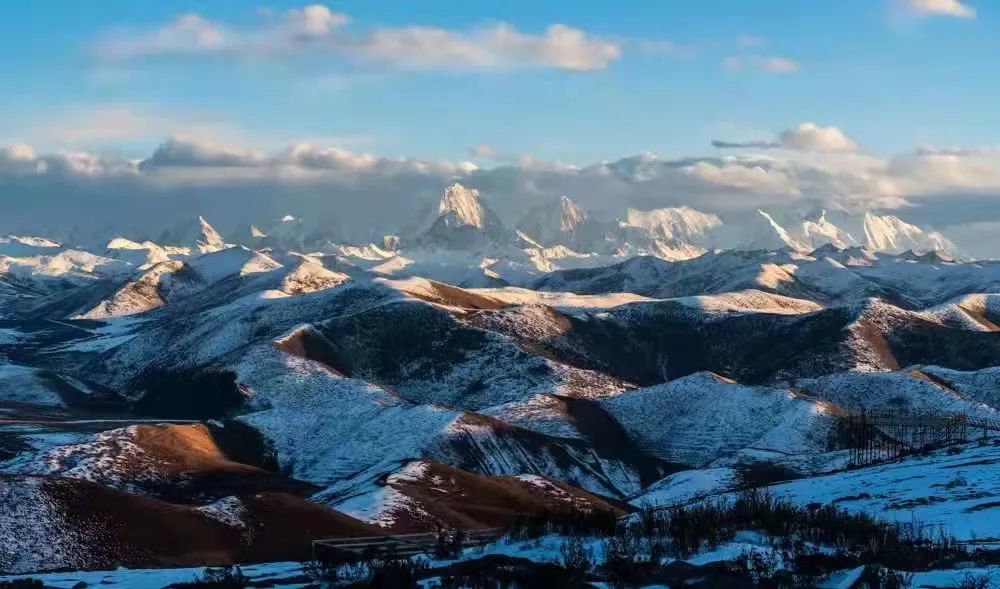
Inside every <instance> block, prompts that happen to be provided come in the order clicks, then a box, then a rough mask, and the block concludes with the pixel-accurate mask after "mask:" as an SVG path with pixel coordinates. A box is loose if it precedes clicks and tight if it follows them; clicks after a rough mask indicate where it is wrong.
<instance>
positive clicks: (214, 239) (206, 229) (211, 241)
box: [198, 215, 226, 248]
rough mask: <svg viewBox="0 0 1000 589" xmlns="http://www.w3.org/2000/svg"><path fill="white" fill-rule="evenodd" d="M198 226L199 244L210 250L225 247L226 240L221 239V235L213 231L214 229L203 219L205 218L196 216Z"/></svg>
mask: <svg viewBox="0 0 1000 589" xmlns="http://www.w3.org/2000/svg"><path fill="white" fill-rule="evenodd" d="M198 224H199V225H200V227H201V243H202V244H204V245H206V246H208V247H211V248H223V247H226V240H224V239H222V235H220V234H219V232H218V231H216V230H215V227H212V225H211V224H210V223H209V222H208V221H207V220H206V219H205V217H202V216H200V215H199V216H198Z"/></svg>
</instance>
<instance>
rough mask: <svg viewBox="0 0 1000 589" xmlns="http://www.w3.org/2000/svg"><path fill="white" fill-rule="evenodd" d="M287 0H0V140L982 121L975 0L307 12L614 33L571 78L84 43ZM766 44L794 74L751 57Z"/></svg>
mask: <svg viewBox="0 0 1000 589" xmlns="http://www.w3.org/2000/svg"><path fill="white" fill-rule="evenodd" d="M920 2H923V4H921V3H920ZM935 4H937V6H935ZM949 4H955V5H959V6H961V7H965V8H971V9H974V10H975V11H976V13H975V16H974V17H971V16H970V15H967V14H966V15H955V14H953V13H952V12H954V11H951V8H954V6H949ZM303 6H304V4H303V3H293V2H270V3H266V4H260V5H256V4H254V3H250V2H245V1H235V0H216V1H212V2H208V1H197V2H196V1H172V2H162V1H154V0H145V1H141V0H140V1H137V0H128V1H124V0H123V1H119V0H101V1H97V0H90V1H80V2H61V1H60V2H57V1H55V0H49V1H42V2H3V3H0V51H2V52H3V54H4V55H6V56H7V58H6V59H4V60H2V61H0V77H2V79H4V80H5V81H6V83H5V84H4V86H5V90H4V92H2V93H0V108H3V111H4V112H5V113H6V114H5V116H4V117H3V118H2V121H0V143H13V142H21V143H27V144H30V145H32V146H35V147H36V149H41V150H54V149H87V150H89V151H95V152H100V153H111V154H116V155H123V156H130V157H143V156H145V155H148V153H149V152H150V151H151V150H152V149H153V148H154V147H155V146H156V145H157V144H159V143H160V142H162V141H163V140H164V139H165V138H166V136H169V135H172V134H184V133H190V132H194V133H199V134H205V135H215V136H218V138H219V140H220V141H226V142H230V143H234V142H235V143H241V144H247V145H254V146H259V147H261V148H265V149H274V148H277V147H278V146H281V145H284V144H287V143H290V142H293V141H296V140H300V139H308V140H310V141H313V142H319V143H323V144H330V145H340V146H343V147H347V148H351V149H356V150H362V151H366V152H372V153H376V154H379V155H385V156H392V157H404V156H407V157H422V158H432V159H433V158H447V159H451V160H457V159H461V158H466V157H468V155H467V153H468V150H469V149H470V148H471V147H473V146H475V145H481V144H487V145H490V146H492V147H493V148H494V149H495V150H496V151H497V152H498V153H502V154H507V155H509V156H510V157H514V156H515V155H516V156H520V155H523V154H527V155H530V156H532V157H535V158H540V159H546V160H560V161H565V162H571V163H576V164H587V163H591V162H594V161H599V160H608V159H614V158H618V157H621V156H626V155H631V154H636V153H640V152H646V151H652V152H658V153H661V154H664V155H666V156H671V157H681V156H688V155H694V154H707V153H711V152H712V148H711V147H710V142H711V141H712V140H713V139H724V140H734V141H745V140H766V139H768V138H770V137H773V136H774V135H775V134H776V133H778V132H780V131H781V130H783V129H788V128H790V127H793V126H794V125H796V124H798V123H800V122H803V121H815V122H816V123H818V124H823V125H830V126H836V127H838V128H840V129H842V130H844V132H845V133H847V134H849V135H850V136H851V137H852V138H853V139H854V140H855V141H856V142H857V143H858V144H859V145H861V146H862V147H863V148H864V149H865V150H866V151H871V152H874V153H883V154H888V153H898V152H902V151H905V150H908V149H912V148H913V147H914V146H917V145H923V144H931V145H941V146H981V145H992V144H994V143H995V142H996V140H995V138H996V137H997V136H998V132H1000V118H998V117H996V116H993V112H994V110H995V107H994V104H995V97H996V95H997V85H998V84H1000V81H998V78H997V76H996V75H995V56H996V55H997V54H1000V26H998V23H1000V21H998V20H997V19H998V16H997V15H996V14H995V13H994V11H993V10H992V8H993V5H992V4H987V3H985V2H981V1H980V2H978V3H977V2H974V1H972V0H970V1H969V2H965V3H964V4H960V3H958V2H955V1H954V0H951V2H950V3H949V2H948V1H944V0H937V2H936V3H935V2H934V1H931V2H928V0H920V1H918V2H916V3H915V4H914V5H913V6H910V7H909V10H907V9H905V7H904V3H903V2H902V0H901V1H900V2H896V1H895V0H889V1H885V2H883V1H881V0H871V1H865V2H853V1H837V2H818V1H817V2H803V1H801V0H794V1H793V0H785V1H777V0H775V1H766V0H760V1H755V2H747V1H746V0H717V1H711V2H709V1H703V0H698V1H693V0H692V1H679V0H678V1H666V0H660V1H643V2H616V3H611V2H606V1H596V0H580V1H576V2H573V3H567V2H546V1H525V0H506V1H502V2H501V1H480V2H454V1H451V2H446V1H443V0H425V1H422V2H420V3H412V2H399V1H397V2H372V1H370V0H364V1H346V0H344V1H339V2H330V3H327V4H326V5H325V6H326V7H327V8H328V9H329V11H331V12H332V13H335V14H340V15H346V16H348V17H349V18H350V22H348V23H346V24H342V25H337V27H335V30H336V31H339V32H343V34H345V35H349V36H352V37H356V38H360V37H363V36H364V35H366V34H368V33H370V32H371V31H373V30H378V29H389V30H397V31H398V30H400V29H402V28H404V27H408V26H412V25H421V26H426V27H434V28H437V29H442V30H445V31H448V32H449V33H452V34H454V35H458V36H461V35H467V34H471V33H470V32H471V31H476V30H481V29H483V28H487V27H492V26H495V25H496V23H500V22H502V23H508V24H509V25H512V26H513V27H515V28H516V29H517V30H518V31H520V32H521V33H524V34H526V35H540V34H543V33H544V32H545V30H546V28H547V27H549V26H550V25H553V24H556V23H559V24H565V25H568V26H570V27H573V28H575V29H579V30H580V31H582V32H583V34H585V35H586V36H587V37H588V38H594V39H600V40H607V41H608V42H611V43H614V44H618V45H620V46H621V54H620V56H619V57H616V58H614V59H611V60H609V61H608V62H607V63H602V64H598V65H595V66H594V67H588V68H587V69H586V70H585V71H577V70H571V69H566V68H562V67H551V66H549V65H546V64H537V63H532V64H530V65H524V64H521V63H512V64H505V65H504V66H503V67H481V66H479V65H475V66H471V67H470V66H469V65H468V64H462V63H456V64H450V63H447V62H446V61H447V60H437V61H436V62H435V63H433V64H431V65H426V64H422V65H420V66H419V67H412V66H408V65H404V66H400V65H399V64H398V63H396V62H395V61H394V60H393V59H378V60H369V59H367V58H359V57H358V56H357V55H355V54H351V53H348V52H344V51H342V50H327V49H324V48H318V49H317V48H311V49H308V50H277V51H274V52H271V51H266V52H255V51H253V50H247V51H244V50H243V49H237V50H234V51H232V52H226V53H225V54H224V55H223V54H218V53H214V52H212V51H205V52H196V51H191V52H189V53H185V52H179V51H176V50H169V49H168V50H163V48H160V49H161V50H160V51H146V52H139V53H141V54H140V55H131V56H128V57H122V56H115V57H111V56H108V55H106V54H104V52H103V51H102V49H101V48H102V47H103V46H104V45H103V44H106V43H107V42H108V40H109V39H118V40H119V41H120V40H121V39H123V38H130V39H136V38H143V36H144V35H145V36H146V38H148V36H149V35H150V34H152V33H153V32H155V31H157V30H159V29H162V28H163V27H166V26H169V25H170V23H171V22H173V19H175V18H177V17H178V15H181V14H185V13H195V14H198V15H200V16H201V17H203V18H204V19H205V21H206V22H207V23H211V25H212V26H218V27H223V28H226V29H227V30H234V31H238V32H239V34H241V35H247V36H249V35H256V34H258V33H259V32H260V31H263V30H266V29H267V28H268V27H272V28H273V27H276V26H278V24H280V21H281V19H282V18H284V16H283V15H284V14H285V13H286V12H287V11H290V10H296V9H301V8H302V7H303ZM928 7H929V8H928ZM942 7H943V8H942ZM338 34H339V33H338ZM747 37H755V38H757V39H756V40H754V41H752V42H748V40H747ZM741 39H742V41H741ZM667 43H670V44H673V49H671V50H665V49H664V48H665V47H667ZM654 44H656V45H657V47H658V49H657V50H655V51H654V50H650V49H649V48H648V47H646V45H654ZM746 45H751V46H746ZM174 49H176V48H174ZM402 51H404V52H405V51H407V50H406V48H403V49H402ZM262 53H263V54H262ZM734 58H735V59H736V61H733V59H734ZM771 58H781V59H784V60H787V61H788V62H791V63H794V64H795V66H796V68H795V71H790V72H784V73H782V72H768V71H762V69H766V68H764V67H763V66H761V65H760V64H761V63H763V61H762V60H765V59H771ZM518 59H520V58H518ZM727 60H730V61H729V62H728V63H729V67H727V65H726V64H727ZM459 61H461V60H459ZM515 61H516V60H515ZM737 62H738V63H740V64H742V66H741V67H735V65H734V64H735V63H737ZM116 126H120V127H121V128H111V129H109V127H116ZM94 127H96V128H94Z"/></svg>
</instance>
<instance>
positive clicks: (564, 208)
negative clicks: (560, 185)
mask: <svg viewBox="0 0 1000 589" xmlns="http://www.w3.org/2000/svg"><path fill="white" fill-rule="evenodd" d="M559 205H560V209H561V213H562V214H561V215H560V218H559V230H560V231H562V232H564V233H570V232H572V231H574V230H575V229H576V228H577V227H579V226H580V225H582V224H584V223H586V222H587V220H588V219H589V218H590V215H589V214H588V213H587V211H586V210H585V209H582V208H580V207H579V206H577V204H576V203H575V202H573V201H572V199H570V197H568V196H566V195H565V194H564V195H563V196H561V197H559Z"/></svg>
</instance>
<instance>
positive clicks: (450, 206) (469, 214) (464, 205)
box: [437, 182, 487, 229]
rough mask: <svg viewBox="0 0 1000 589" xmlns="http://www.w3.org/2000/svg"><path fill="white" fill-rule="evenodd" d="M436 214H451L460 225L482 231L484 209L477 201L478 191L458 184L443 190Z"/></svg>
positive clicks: (484, 218) (484, 215) (484, 217)
mask: <svg viewBox="0 0 1000 589" xmlns="http://www.w3.org/2000/svg"><path fill="white" fill-rule="evenodd" d="M437 212H438V215H447V214H452V215H453V216H454V218H455V220H456V221H458V222H459V223H460V224H462V225H469V226H471V227H476V228H478V229H483V228H484V226H485V223H486V216H487V213H486V208H485V207H484V206H483V204H482V202H480V200H479V191H478V190H476V189H475V188H466V187H465V186H462V185H461V184H459V183H458V182H455V183H454V184H452V185H451V186H449V187H447V188H445V191H444V195H443V196H442V197H441V200H440V201H439V202H438V211H437Z"/></svg>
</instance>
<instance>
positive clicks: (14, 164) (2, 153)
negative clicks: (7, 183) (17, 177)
mask: <svg viewBox="0 0 1000 589" xmlns="http://www.w3.org/2000/svg"><path fill="white" fill-rule="evenodd" d="M42 170H44V164H43V163H42V162H41V161H40V160H39V159H38V155H37V154H36V153H35V150H34V149H33V148H32V147H31V146H30V145H23V144H18V145H11V146H9V147H0V173H8V174H17V173H35V172H40V171H42Z"/></svg>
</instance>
